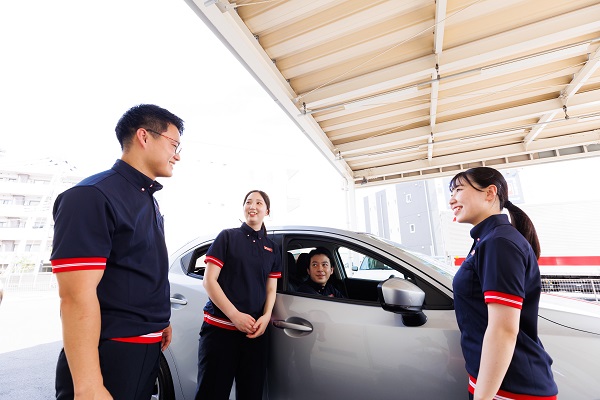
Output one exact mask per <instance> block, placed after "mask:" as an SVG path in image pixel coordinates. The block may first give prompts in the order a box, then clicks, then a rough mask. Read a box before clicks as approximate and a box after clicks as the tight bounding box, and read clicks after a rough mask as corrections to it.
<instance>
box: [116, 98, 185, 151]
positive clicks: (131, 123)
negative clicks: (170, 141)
mask: <svg viewBox="0 0 600 400" xmlns="http://www.w3.org/2000/svg"><path fill="white" fill-rule="evenodd" d="M169 124H173V125H175V127H176V128H177V130H178V131H179V136H181V135H183V120H182V119H181V118H179V117H178V116H176V115H175V114H173V113H171V112H170V111H168V110H165V109H164V108H160V107H159V106H156V105H154V104H138V105H137V106H133V107H131V108H130V109H129V110H127V111H126V112H125V114H123V116H121V118H120V119H119V122H117V126H116V127H115V132H116V133H117V139H118V140H119V144H120V145H121V149H122V150H124V149H126V148H127V147H128V146H129V144H130V143H131V141H132V139H133V137H134V136H135V132H136V131H137V130H138V129H139V128H148V129H152V130H153V131H156V132H164V131H166V130H167V129H168V128H169Z"/></svg>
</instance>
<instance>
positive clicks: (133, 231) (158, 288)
mask: <svg viewBox="0 0 600 400" xmlns="http://www.w3.org/2000/svg"><path fill="white" fill-rule="evenodd" d="M160 189H162V185H161V184H159V183H158V182H156V181H153V180H152V179H150V178H149V177H147V176H146V175H144V174H142V173H141V172H139V171H138V170H136V169H135V168H133V167H131V166H130V165H129V164H127V163H126V162H124V161H122V160H117V162H116V163H115V165H114V166H113V167H112V168H111V169H110V170H108V171H104V172H101V173H99V174H96V175H93V176H90V177H88V178H86V179H84V180H83V181H81V182H80V183H78V184H77V185H76V186H74V187H72V188H70V189H68V190H67V191H65V192H63V193H61V194H60V195H59V196H58V198H57V199H56V202H55V203H54V211H53V213H54V221H55V223H54V242H53V248H52V255H51V257H50V259H51V261H52V271H53V272H54V273H67V272H68V271H82V270H90V269H96V270H98V269H103V270H104V275H103V277H102V279H101V281H100V283H99V285H98V288H97V293H98V299H99V302H100V310H101V316H102V325H101V333H100V338H101V339H119V340H123V341H131V342H140V343H153V342H159V341H160V340H161V337H162V333H161V331H162V330H163V329H164V328H166V327H167V326H168V325H169V318H170V316H171V306H170V302H169V283H168V277H167V274H168V268H169V266H168V254H167V247H166V244H165V237H164V228H163V217H162V215H161V214H160V210H159V208H158V204H157V202H156V200H155V199H154V197H153V193H154V192H156V191H157V190H160Z"/></svg>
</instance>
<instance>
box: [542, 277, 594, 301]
mask: <svg viewBox="0 0 600 400" xmlns="http://www.w3.org/2000/svg"><path fill="white" fill-rule="evenodd" d="M542 292H546V293H557V294H561V295H563V296H567V297H573V298H577V299H583V300H590V301H597V302H600V277H598V276H569V277H565V276H542Z"/></svg>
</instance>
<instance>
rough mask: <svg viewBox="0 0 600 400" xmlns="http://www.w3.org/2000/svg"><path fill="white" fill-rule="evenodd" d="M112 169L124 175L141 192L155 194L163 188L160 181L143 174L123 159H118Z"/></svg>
mask: <svg viewBox="0 0 600 400" xmlns="http://www.w3.org/2000/svg"><path fill="white" fill-rule="evenodd" d="M111 169H112V170H113V171H116V172H117V173H118V174H120V175H122V176H123V177H124V178H125V179H126V180H127V181H128V182H129V183H131V184H132V185H133V186H135V187H136V188H137V189H138V190H139V191H140V192H148V193H150V194H153V193H154V192H157V191H159V190H160V189H162V188H163V186H162V185H161V184H160V183H158V182H157V181H154V180H152V179H150V178H148V177H147V176H146V175H144V174H142V173H141V172H140V171H138V170H137V169H135V168H133V167H132V166H131V165H129V164H127V163H126V162H125V161H123V160H117V162H115V165H113V167H112V168H111Z"/></svg>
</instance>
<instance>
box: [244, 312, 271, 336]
mask: <svg viewBox="0 0 600 400" xmlns="http://www.w3.org/2000/svg"><path fill="white" fill-rule="evenodd" d="M270 321H271V315H270V314H269V315H267V314H265V315H263V316H262V317H260V318H259V319H258V320H257V321H256V323H255V324H254V333H249V334H248V335H246V337H247V338H249V339H254V338H257V337H259V336H261V335H262V334H263V333H265V331H266V330H267V326H269V322H270Z"/></svg>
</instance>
